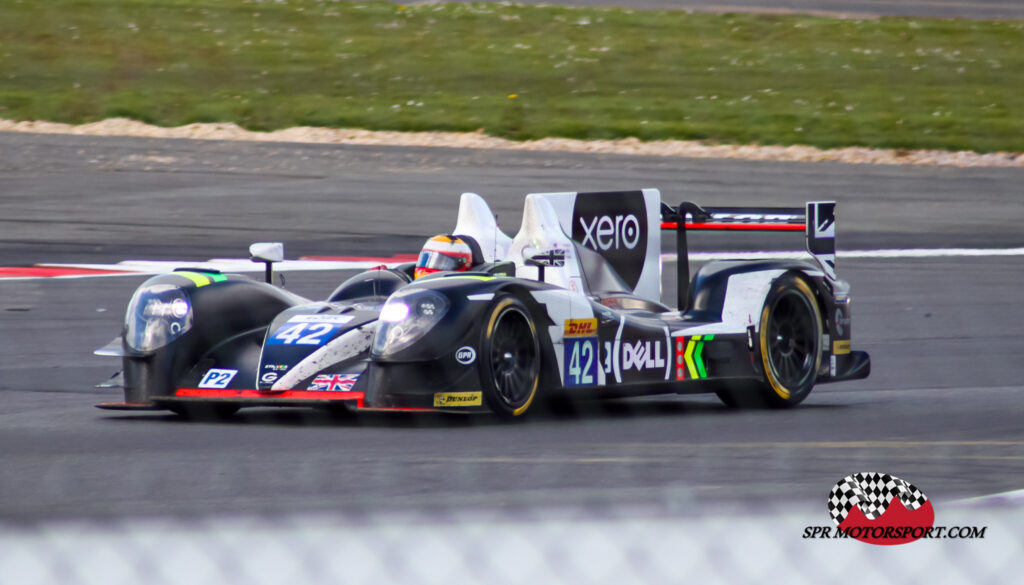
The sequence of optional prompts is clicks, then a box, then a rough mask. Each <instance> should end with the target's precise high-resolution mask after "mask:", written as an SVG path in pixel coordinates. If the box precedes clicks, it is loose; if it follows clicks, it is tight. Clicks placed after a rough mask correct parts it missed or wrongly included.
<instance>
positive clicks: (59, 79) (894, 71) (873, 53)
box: [0, 0, 1024, 152]
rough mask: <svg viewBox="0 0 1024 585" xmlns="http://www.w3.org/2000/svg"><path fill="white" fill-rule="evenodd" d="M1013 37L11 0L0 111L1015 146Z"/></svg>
mask: <svg viewBox="0 0 1024 585" xmlns="http://www.w3.org/2000/svg"><path fill="white" fill-rule="evenodd" d="M1021 47H1024V21H1002V22H995V21H993V22H985V21H962V20H930V19H905V18H900V19H896V18H883V19H877V20H838V19H827V18H817V17H809V16H779V15H754V14H725V15H719V14H686V13H684V12H658V11H652V12H647V11H630V10H625V9H575V8H572V7H554V6H551V7H536V6H502V5H497V4H469V5H464V4H451V5H444V4H439V5H409V6H399V5H396V4H391V3H387V2H366V3H350V2H336V1H325V0H321V1H318V0H286V1H276V0H264V1H256V0H250V1H243V0H221V1H216V0H205V1H204V0H47V1H45V2H35V1H30V0H24V1H22V0H17V1H16V0H10V1H7V2H3V3H2V5H0V117H2V118H8V119H18V120H29V119H41V120H52V121H58V122H67V123H83V122H91V121H96V120H100V119H104V118H108V117H115V116H124V117H130V118H134V119H137V120H141V121H144V122H149V123H153V124H157V125H161V126H175V125H180V124H187V123H191V122H215V121H230V122H236V123H238V124H239V125H241V126H243V127H246V128H249V129H253V130H274V129H279V128H285V127H290V126H297V125H309V126H329V127H359V128H368V129H377V130H452V131H475V130H477V129H483V130H484V131H485V132H487V133H488V134H492V135H495V136H503V137H509V138H513V139H531V138H539V137H544V136H565V137H570V138H581V139H597V138H618V137H625V136H636V137H638V138H640V139H642V140H658V139H668V138H675V139H699V140H708V141H718V142H728V143H751V142H754V143H761V144H810V145H814V146H819V147H823V148H831V147H838V146H848V145H859V146H871V147H883V148H906V149H917V148H938V149H948V150H960V149H967V150H975V151H979V152H991V151H1000V150H1005V151H1024V52H1022V51H1021V50H1020V49H1021Z"/></svg>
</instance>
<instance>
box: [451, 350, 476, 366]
mask: <svg viewBox="0 0 1024 585" xmlns="http://www.w3.org/2000/svg"><path fill="white" fill-rule="evenodd" d="M475 359H476V350H475V349H473V348H472V347H469V346H468V345H466V346H463V347H460V348H459V349H457V350H456V351H455V361H457V362H459V363H460V364H462V365H464V366H468V365H469V364H471V363H473V361H474V360H475Z"/></svg>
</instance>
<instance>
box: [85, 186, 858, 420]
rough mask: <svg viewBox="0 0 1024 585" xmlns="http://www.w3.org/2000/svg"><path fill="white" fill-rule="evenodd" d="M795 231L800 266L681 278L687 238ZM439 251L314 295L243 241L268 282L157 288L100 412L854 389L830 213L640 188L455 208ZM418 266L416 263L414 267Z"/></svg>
mask: <svg viewBox="0 0 1024 585" xmlns="http://www.w3.org/2000/svg"><path fill="white" fill-rule="evenodd" d="M708 229H725V230H741V231H742V230H776V231H803V232H805V234H806V245H807V249H808V252H809V253H810V256H809V258H808V260H807V261H789V260H761V261H743V260H723V261H712V262H709V263H707V264H705V265H703V266H702V267H701V268H700V269H699V270H697V271H696V273H695V274H694V275H693V277H692V278H691V277H690V273H689V261H688V249H687V233H688V232H689V231H694V230H708ZM662 230H672V231H674V232H675V234H676V237H675V240H676V248H677V253H678V260H677V267H678V268H677V281H678V282H677V290H678V294H677V300H676V306H677V308H675V309H673V308H671V307H669V306H666V305H664V304H662V302H661V301H660V298H661V279H662V274H661V262H662V255H661V241H662V238H661V232H662ZM446 237H447V238H448V240H446V241H452V242H454V241H455V240H456V239H457V240H459V241H468V242H472V243H473V246H472V249H473V256H474V259H473V260H474V261H473V262H472V266H473V267H472V269H471V270H469V271H444V270H439V271H436V272H433V273H431V274H426V275H425V276H422V277H421V278H413V276H414V274H413V271H412V269H413V266H412V265H411V264H410V265H401V266H396V267H391V268H378V269H375V270H370V271H366V272H363V273H361V274H358V275H356V276H354V277H352V278H350V279H348V280H347V281H345V282H344V283H342V284H341V285H340V286H338V287H337V289H336V290H334V292H332V293H331V294H330V295H329V296H328V297H327V298H326V299H325V300H323V301H311V300H309V299H305V298H302V297H300V296H298V295H295V294H293V293H291V292H288V291H286V290H284V289H283V288H281V287H279V286H276V285H275V284H272V283H271V281H272V278H271V265H272V263H273V262H276V261H279V260H281V258H282V257H283V253H282V250H281V248H280V245H272V244H263V245H254V247H253V249H252V250H253V254H254V256H255V257H256V259H258V260H262V261H265V262H267V278H266V279H265V280H266V282H260V281H257V280H253V279H251V278H249V277H246V276H242V275H236V274H221V273H218V272H216V271H209V270H189V269H185V270H182V271H176V272H173V273H169V274H161V275H158V276H155V277H153V278H151V279H149V280H148V281H146V282H145V283H144V284H142V285H141V286H140V287H139V288H138V290H136V292H135V294H134V295H133V297H132V299H131V301H130V303H129V305H128V309H127V313H126V316H125V327H124V332H123V334H122V335H121V336H120V337H119V338H117V339H115V341H114V342H112V344H111V345H108V346H107V347H105V348H101V349H100V350H97V353H99V354H100V355H108V356H109V355H116V356H120V357H121V358H122V359H123V366H124V369H123V379H124V395H125V399H124V402H119V403H105V404H101V405H98V406H99V407H100V408H107V409H169V410H172V411H175V412H178V413H181V414H195V413H214V414H216V415H220V416H223V415H229V414H231V413H233V412H235V411H236V410H237V409H238V408H240V407H245V406H314V407H325V408H335V409H337V408H343V409H344V410H346V411H360V410H430V411H447V412H464V413H477V412H492V413H495V414H497V415H499V416H501V417H505V418H516V417H521V416H523V415H525V414H526V413H527V412H528V411H529V410H530V409H531V406H534V405H536V404H538V403H539V402H540V401H542V400H545V399H550V400H565V399H570V400H571V399H573V398H575V397H582V396H589V397H593V396H598V397H600V396H615V397H622V396H633V395H650V394H665V393H677V394H688V393H701V392H715V393H717V395H718V396H719V397H720V398H721V399H722V400H723V401H724V402H725V403H726V404H728V405H731V406H759V407H761V406H766V407H788V406H793V405H796V404H798V403H800V402H801V401H803V400H804V399H805V398H806V397H807V395H808V394H809V393H810V392H811V389H812V388H813V387H814V385H815V384H816V383H824V382H835V381H840V380H851V379H858V378H864V377H866V376H867V375H868V374H869V372H870V358H869V356H868V355H867V353H865V352H863V351H854V350H852V348H851V321H850V287H849V285H848V284H847V283H846V282H844V281H842V280H840V279H839V278H838V277H837V276H836V273H835V239H834V238H835V204H834V203H833V202H811V203H808V204H807V206H806V208H805V209H800V208H735V207H731V208H712V207H701V206H698V205H696V204H693V203H682V204H680V205H678V206H675V207H672V206H669V205H666V204H664V203H663V202H662V201H661V195H660V193H659V191H658V190H656V189H642V190H636V191H615V192H602V193H575V192H567V193H537V194H531V195H527V196H526V199H525V205H524V211H523V220H522V225H521V227H520V229H519V231H518V233H517V234H516V235H515V237H511V238H510V237H509V236H507V235H506V234H504V233H502V232H501V231H500V230H499V229H498V227H497V225H496V223H495V219H494V216H493V214H492V213H491V211H490V209H489V207H488V206H487V204H486V202H484V200H483V199H482V198H480V197H479V196H477V195H474V194H464V195H463V196H462V199H461V202H460V206H459V215H458V220H457V222H456V226H455V228H454V230H453V231H452V234H451V235H450V236H446ZM428 256H429V255H427V254H424V255H422V257H421V261H422V260H424V259H425V258H427V257H428Z"/></svg>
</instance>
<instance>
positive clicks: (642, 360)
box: [622, 339, 665, 371]
mask: <svg viewBox="0 0 1024 585" xmlns="http://www.w3.org/2000/svg"><path fill="white" fill-rule="evenodd" d="M663 346H664V344H663V343H661V342H660V341H658V340H654V339H641V340H637V341H632V342H630V341H623V342H622V369H623V370H637V371H640V370H653V369H662V370H663V369H665V358H664V355H665V352H664V351H663Z"/></svg>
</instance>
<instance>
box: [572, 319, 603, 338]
mask: <svg viewBox="0 0 1024 585" xmlns="http://www.w3.org/2000/svg"><path fill="white" fill-rule="evenodd" d="M595 335H597V319H596V318H593V319H566V320H565V336H566V337H594V336H595Z"/></svg>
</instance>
